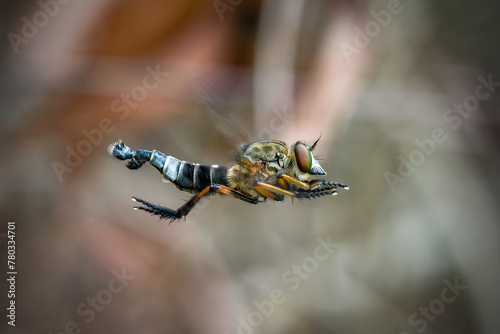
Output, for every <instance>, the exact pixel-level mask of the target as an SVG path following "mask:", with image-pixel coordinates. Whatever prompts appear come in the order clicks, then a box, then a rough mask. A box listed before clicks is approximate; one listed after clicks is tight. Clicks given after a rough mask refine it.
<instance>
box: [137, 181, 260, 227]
mask: <svg viewBox="0 0 500 334" xmlns="http://www.w3.org/2000/svg"><path fill="white" fill-rule="evenodd" d="M213 192H217V193H220V194H223V195H228V196H231V197H234V198H237V199H240V200H243V201H245V202H248V203H252V204H257V200H256V199H253V198H251V197H248V196H246V195H243V194H241V193H239V192H237V191H234V190H232V189H231V188H228V187H226V186H222V185H218V184H214V185H212V186H208V187H206V188H205V189H203V190H202V191H200V192H199V193H198V194H196V195H194V196H193V197H191V199H190V200H189V201H187V202H186V203H185V204H184V205H183V206H181V207H180V208H178V209H177V210H172V209H169V208H166V207H164V206H159V205H155V204H152V203H149V202H147V201H145V200H143V199H140V198H137V197H132V200H133V201H136V202H139V203H142V204H144V205H145V206H136V207H134V209H135V210H142V211H146V212H149V213H151V214H153V215H155V216H159V217H160V219H170V220H171V222H172V221H174V220H177V219H181V218H182V217H185V216H186V215H187V214H188V213H189V212H190V211H191V210H192V209H193V208H194V206H195V205H196V203H198V202H199V200H200V199H202V198H203V196H206V195H208V194H210V193H213Z"/></svg>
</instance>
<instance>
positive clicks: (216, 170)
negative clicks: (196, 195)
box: [149, 151, 227, 192]
mask: <svg viewBox="0 0 500 334" xmlns="http://www.w3.org/2000/svg"><path fill="white" fill-rule="evenodd" d="M149 162H150V163H151V165H153V166H154V167H156V169H158V170H159V171H160V172H161V173H162V175H163V176H164V177H165V178H166V179H168V180H169V181H171V182H172V183H173V184H175V185H176V186H177V187H178V188H179V189H181V190H186V191H190V192H200V191H202V190H203V189H205V188H206V187H208V186H211V185H213V184H220V185H227V168H226V167H224V166H217V165H211V166H209V165H200V164H194V163H192V162H188V161H181V160H179V159H177V158H174V157H172V156H170V155H165V154H163V153H161V152H158V151H152V152H151V158H150V160H149Z"/></svg>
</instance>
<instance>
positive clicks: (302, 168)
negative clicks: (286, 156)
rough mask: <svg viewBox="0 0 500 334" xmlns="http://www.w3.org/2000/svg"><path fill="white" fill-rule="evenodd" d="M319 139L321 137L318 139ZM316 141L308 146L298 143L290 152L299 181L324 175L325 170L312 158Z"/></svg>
mask: <svg viewBox="0 0 500 334" xmlns="http://www.w3.org/2000/svg"><path fill="white" fill-rule="evenodd" d="M320 138H321V137H320ZM318 141H319V138H318V140H316V141H315V142H314V144H312V146H310V145H309V144H307V143H306V142H304V141H300V140H299V141H298V142H296V143H295V144H294V145H293V146H292V149H291V150H290V152H291V153H293V158H294V159H295V166H296V171H295V172H296V174H297V177H298V178H299V179H301V180H307V179H311V178H312V176H313V175H326V172H325V170H324V169H323V168H322V167H321V165H320V164H319V162H318V161H317V160H316V159H315V158H314V156H313V153H312V152H313V151H314V149H315V148H316V144H318Z"/></svg>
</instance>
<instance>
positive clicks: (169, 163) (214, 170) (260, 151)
mask: <svg viewBox="0 0 500 334" xmlns="http://www.w3.org/2000/svg"><path fill="white" fill-rule="evenodd" d="M318 141H319V139H318V140H316V142H315V143H314V144H313V145H312V146H310V145H308V144H307V143H306V142H303V141H298V142H296V143H295V144H293V145H292V146H291V147H290V148H289V147H288V146H287V145H286V144H285V143H283V142H281V141H277V140H259V141H254V142H251V143H248V144H244V145H241V146H240V147H239V149H238V152H237V157H236V161H235V164H234V165H233V166H231V167H229V168H228V167H225V166H218V165H211V166H209V165H200V164H195V163H192V162H187V161H181V160H179V159H177V158H174V157H172V156H169V155H165V154H163V153H161V152H159V151H156V150H152V151H148V150H142V149H139V150H137V151H133V150H131V149H130V148H129V147H127V146H126V145H125V144H124V143H123V142H122V141H118V142H116V143H114V144H111V145H110V146H109V152H110V153H111V154H112V155H113V156H115V157H116V158H117V159H119V160H123V161H124V163H125V165H126V166H127V168H129V169H138V168H139V167H141V166H142V165H143V164H144V163H145V162H149V163H150V164H151V165H153V166H154V167H155V168H156V169H158V171H160V173H161V174H162V175H163V177H164V178H165V179H167V180H168V181H171V182H172V183H173V184H175V185H176V186H177V188H178V189H180V190H183V191H188V192H190V193H193V194H195V195H194V196H193V197H192V198H191V199H190V200H189V201H187V202H186V203H185V204H184V205H182V206H181V207H180V208H178V209H177V210H172V209H169V208H166V207H163V206H158V205H155V204H152V203H149V202H147V201H145V200H143V199H140V198H137V197H132V200H134V201H136V202H139V203H141V204H142V205H141V206H136V207H134V209H136V210H143V211H146V212H149V213H151V214H153V215H157V216H159V217H160V219H161V218H163V219H170V220H172V221H173V220H176V219H180V218H182V217H185V216H186V215H187V214H188V213H189V212H190V211H191V209H193V207H194V206H195V205H196V203H198V201H199V200H200V199H201V198H202V197H204V196H207V195H210V194H214V193H219V194H223V195H227V196H231V197H234V198H237V199H240V200H242V201H245V202H247V203H252V204H258V203H261V202H264V201H265V200H266V199H268V198H269V199H272V200H275V201H282V200H283V199H284V198H285V196H289V197H291V198H298V199H312V198H316V197H320V196H326V195H336V194H337V188H343V189H349V186H347V185H346V184H343V183H340V182H333V181H328V180H324V179H321V178H320V176H322V175H326V172H325V171H324V170H323V168H321V166H320V164H319V163H318V161H317V160H316V159H315V158H314V157H313V154H312V151H313V150H314V148H315V147H316V144H317V143H318Z"/></svg>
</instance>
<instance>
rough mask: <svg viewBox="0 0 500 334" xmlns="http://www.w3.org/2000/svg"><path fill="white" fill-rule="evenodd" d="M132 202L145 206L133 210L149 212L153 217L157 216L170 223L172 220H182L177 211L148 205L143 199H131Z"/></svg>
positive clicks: (135, 207)
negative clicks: (168, 220)
mask: <svg viewBox="0 0 500 334" xmlns="http://www.w3.org/2000/svg"><path fill="white" fill-rule="evenodd" d="M132 201H134V202H139V203H142V204H144V205H145V206H134V210H142V211H146V212H149V213H151V214H153V215H155V216H159V217H160V219H170V222H173V221H174V220H177V219H180V218H182V214H180V213H179V212H178V211H175V210H172V209H169V208H166V207H163V206H159V205H155V204H152V203H149V202H147V201H145V200H143V199H140V198H137V197H132Z"/></svg>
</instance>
